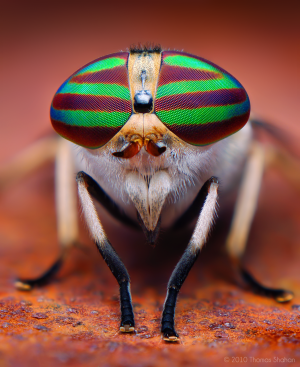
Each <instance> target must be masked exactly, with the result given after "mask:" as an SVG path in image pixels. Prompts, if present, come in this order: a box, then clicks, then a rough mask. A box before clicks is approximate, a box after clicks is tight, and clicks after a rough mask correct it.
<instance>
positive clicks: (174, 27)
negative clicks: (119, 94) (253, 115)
mask: <svg viewBox="0 0 300 367" xmlns="http://www.w3.org/2000/svg"><path fill="white" fill-rule="evenodd" d="M267 3H268V2H265V3H263V2H262V3H261V2H260V3H259V4H255V2H253V6H251V7H250V6H248V5H246V4H245V5H242V4H241V2H237V3H236V4H232V5H231V4H228V3H227V2H226V6H225V5H221V3H220V4H217V3H216V4H215V7H214V8H213V9H212V8H210V5H209V3H208V2H207V4H206V5H203V4H202V3H201V4H200V2H195V3H194V4H190V5H191V6H190V7H189V6H188V5H189V4H187V6H186V7H185V8H181V7H180V6H174V7H172V9H169V7H168V6H167V5H166V6H165V8H164V7H163V6H162V4H159V9H160V14H164V18H163V17H162V18H161V19H162V21H161V22H159V24H157V26H156V27H151V29H150V30H149V29H147V27H142V28H139V35H138V36H137V26H136V24H135V23H134V22H132V24H131V23H129V22H128V20H129V19H132V18H131V17H130V16H131V14H132V11H133V8H132V7H129V6H128V7H126V9H124V12H123V10H122V11H120V12H117V13H116V12H115V7H116V6H115V4H113V7H112V5H109V4H106V5H105V6H106V8H102V4H100V5H99V4H98V8H97V6H96V8H94V9H96V10H97V11H96V10H95V11H93V12H92V13H90V16H91V17H92V19H93V22H92V21H91V20H90V19H89V18H88V17H85V18H84V20H82V22H81V23H80V24H79V23H76V22H75V19H79V18H78V17H80V15H81V14H82V12H81V10H80V9H81V6H78V7H77V8H76V7H74V2H72V7H70V6H68V5H67V2H66V4H65V5H62V4H61V2H59V3H57V4H56V3H55V1H54V2H51V3H50V2H49V4H48V3H47V2H45V4H46V5H45V9H44V8H43V9H42V8H41V7H39V6H37V3H35V2H26V8H25V7H22V2H20V3H19V4H18V6H17V4H16V3H15V2H13V4H12V5H9V4H8V2H7V4H8V5H5V6H6V7H7V9H5V8H3V9H2V12H4V13H3V14H6V15H5V16H3V19H2V20H3V22H2V24H1V25H2V26H3V25H4V26H5V27H6V28H5V32H4V31H1V34H0V36H1V37H3V41H4V43H3V44H4V50H5V52H4V53H3V54H2V55H1V62H2V61H3V66H2V67H1V70H0V73H1V78H2V79H1V80H2V82H1V90H0V91H1V108H0V118H1V144H0V162H4V161H6V160H7V159H8V158H9V157H11V156H12V155H14V153H16V152H17V151H20V150H21V149H22V148H24V147H25V146H26V145H27V144H29V143H30V142H31V141H33V140H35V139H36V138H37V137H38V136H39V135H41V134H43V133H45V132H47V131H50V128H49V117H48V114H49V112H48V109H49V104H50V100H51V98H52V96H53V94H54V92H55V90H56V88H57V87H58V86H59V85H60V84H61V82H62V81H63V80H64V79H65V78H66V77H67V76H68V75H70V74H71V73H72V72H73V71H74V70H75V69H77V68H78V67H80V66H82V65H83V64H84V63H86V62H88V61H90V60H92V59H95V58H96V57H99V56H101V55H105V54H108V53H111V52H115V51H117V50H119V49H124V48H125V47H127V46H128V45H129V44H130V43H132V42H135V41H139V40H142V41H148V40H154V41H158V42H161V43H162V45H163V46H164V47H171V48H173V47H176V48H178V49H181V48H183V47H184V49H185V51H188V52H191V53H194V54H198V55H200V56H203V57H205V58H207V59H211V60H212V61H214V62H216V63H217V64H220V65H221V66H222V67H224V68H225V69H226V70H229V71H230V72H232V73H233V74H234V75H235V76H236V77H237V78H238V79H239V80H240V81H241V82H242V84H243V85H244V86H245V88H246V90H247V91H248V92H249V95H250V99H251V103H252V107H253V109H254V110H255V111H257V112H258V113H260V114H261V115H263V116H264V117H266V118H268V119H270V120H273V121H275V124H277V125H280V123H281V122H282V125H280V126H281V127H282V128H283V129H284V130H285V131H286V132H287V133H288V134H290V136H292V137H294V148H295V150H296V151H297V152H298V153H300V151H299V144H298V141H299V138H300V125H299V111H298V110H299V107H298V99H297V98H298V97H297V85H299V76H300V74H299V49H298V48H297V47H296V46H295V45H296V44H297V41H296V40H297V35H299V27H298V26H299V22H298V18H297V14H298V13H299V11H298V8H297V4H298V2H291V3H290V6H289V8H283V6H282V4H280V6H277V5H276V4H275V3H276V2H272V4H271V5H270V4H267ZM24 4H25V3H24ZM224 4H225V2H224ZM3 5H4V4H3ZM139 5H140V4H139ZM192 5H193V6H192ZM56 6H59V9H60V11H59V12H57V11H56ZM132 6H134V4H132ZM143 6H144V7H145V8H144V7H143ZM143 6H142V7H139V9H140V10H141V11H143V9H146V8H147V11H150V12H151V11H152V13H151V14H150V15H151V16H150V15H149V16H150V18H149V19H156V18H155V17H156V16H157V10H156V8H155V7H153V9H152V10H151V9H150V10H149V8H148V7H146V5H143ZM13 7H16V8H18V12H16V11H15V8H13ZM203 7H204V8H203ZM218 9H219V10H218ZM5 11H6V12H5ZM103 12H104V13H105V12H106V13H105V14H107V17H106V16H105V17H102V18H101V21H100V20H99V14H103ZM212 13H213V16H214V22H213V27H212V23H211V17H208V16H207V17H206V16H205V17H204V18H203V17H202V18H201V19H202V20H201V25H199V19H198V15H197V14H212ZM124 17H125V18H126V19H125V18H124ZM53 19H56V20H57V24H58V26H57V28H55V27H54V23H53ZM163 19H164V21H163ZM111 25H113V27H114V28H113V30H112V31H111V33H108V31H107V30H108V29H109V30H111ZM199 27H200V28H201V32H200V31H199ZM207 29H209V32H206V31H205V30H207ZM166 30H167V31H166ZM199 32H200V33H199ZM103 34H105V38H103V37H102V38H101V35H103ZM199 34H200V35H201V37H200V36H199V37H198V35H199ZM220 34H221V35H222V37H220ZM195 35H197V36H195ZM99 39H101V40H99ZM100 43H101V44H100ZM78 44H79V46H78ZM95 45H97V46H96V47H95ZM15 101H18V104H17V106H16V102H15ZM295 141H296V143H295ZM291 145H293V143H292V142H291ZM53 169H54V167H53V164H48V165H47V166H45V167H44V168H43V169H41V170H40V171H39V172H37V173H35V174H34V175H32V176H31V177H28V178H26V179H25V180H24V181H23V182H22V183H21V184H18V185H15V186H14V187H12V188H11V189H9V190H6V191H5V192H1V193H0V366H24V367H26V366H45V367H47V366H72V367H76V366H82V365H85V366H93V367H94V366H141V367H142V366H165V365H173V366H196V365H200V364H201V365H205V366H219V365H232V364H242V365H244V366H253V365H255V366H259V365H262V366H265V365H266V363H269V364H272V363H273V364H274V365H277V366H278V365H280V366H285V365H286V366H296V365H300V272H299V259H300V247H299V241H300V210H299V202H300V199H299V193H298V192H297V191H296V190H295V189H293V188H292V187H291V186H290V185H289V184H288V182H286V181H285V180H284V179H283V178H282V177H281V176H280V174H279V173H278V172H275V171H270V172H268V173H267V174H266V177H265V181H264V184H263V187H262V191H261V195H260V200H259V207H258V211H257V215H256V217H255V219H254V222H253V227H252V230H251V234H250V238H249V244H250V246H249V248H248V249H247V253H246V256H245V258H244V262H245V264H246V265H247V267H248V269H250V270H251V271H252V273H253V274H254V275H255V276H256V277H257V278H258V279H260V280H262V281H264V283H265V284H266V285H269V286H278V287H286V288H288V289H291V290H293V291H294V292H295V298H294V300H293V301H292V302H290V303H288V304H277V303H276V302H275V301H273V300H270V299H266V298H263V297H261V296H258V295H253V294H252V293H251V292H249V291H248V290H245V289H241V288H239V287H238V286H237V285H236V284H235V283H234V282H233V281H232V278H231V276H230V270H229V267H228V264H227V259H226V256H225V254H224V251H223V248H224V246H223V245H224V241H225V238H226V233H227V231H228V226H229V223H230V215H231V213H232V203H233V202H234V197H233V198H232V200H228V204H226V205H225V206H224V207H221V212H220V216H219V221H218V223H217V225H216V227H215V230H214V234H213V236H212V238H211V239H210V241H209V243H208V244H207V246H206V247H205V248H204V250H203V251H202V253H201V255H200V257H199V259H198V261H197V263H196V265H195V266H194V268H193V270H192V271H191V273H190V274H189V277H188V279H187V281H186V283H185V284H184V286H183V287H182V291H181V293H180V297H179V302H178V306H177V318H176V321H177V323H176V326H177V331H178V332H179V333H180V336H181V342H180V343H179V344H172V345H170V344H166V343H164V342H163V341H162V340H161V337H160V333H159V326H160V325H159V323H160V321H159V320H160V316H161V312H162V305H163V302H164V297H165V291H166V286H167V281H168V277H169V275H170V274H171V271H172V269H173V267H174V265H175V264H176V261H177V260H178V259H179V256H180V254H181V253H182V251H183V249H184V244H185V243H186V242H187V240H188V236H189V233H172V234H170V235H169V236H168V234H166V233H165V234H163V235H162V238H161V240H160V243H159V245H158V246H157V247H156V248H155V249H152V248H148V247H147V246H146V245H145V244H144V241H143V240H142V238H141V237H140V236H139V235H134V237H133V240H132V241H131V243H126V245H124V244H122V241H120V233H123V232H122V228H121V227H120V226H119V225H118V224H117V223H116V226H115V227H114V228H112V229H108V235H109V238H110V239H111V241H112V243H113V244H114V245H116V248H117V250H118V252H119V253H120V255H121V257H122V259H123V260H124V262H125V264H126V265H127V266H128V270H129V273H130V275H131V279H132V296H133V302H134V309H135V314H136V324H137V325H136V327H137V332H136V333H135V334H133V335H122V334H120V333H119V332H118V325H119V305H118V287H117V283H116V281H115V279H114V278H113V276H112V275H111V273H110V272H109V270H108V269H107V266H106V265H105V263H104V262H103V260H102V259H101V257H100V255H99V254H98V253H97V250H96V249H95V248H94V246H93V244H92V243H91V241H90V240H89V238H88V235H87V233H86V230H85V228H84V226H82V228H81V242H82V243H84V244H85V246H84V249H74V250H72V252H71V253H70V256H69V258H68V259H67V261H66V264H65V265H64V267H63V269H62V270H61V271H60V273H59V274H58V275H57V277H56V278H55V281H54V282H53V283H51V284H49V285H47V286H45V287H43V288H40V289H34V290H33V291H32V292H31V293H23V292H19V291H16V290H15V289H14V287H13V282H14V279H15V278H16V277H17V276H22V277H31V276H35V275H39V274H40V273H41V272H42V271H43V270H44V269H46V268H47V267H48V266H49V265H50V264H51V263H52V262H53V261H54V259H55V258H56V256H57V254H58V244H57V238H56V233H55V222H56V220H55V211H54V187H53V180H54V177H53ZM104 221H105V219H104ZM104 225H105V223H104ZM118 237H119V240H118ZM127 237H128V236H126V232H125V236H124V235H123V239H124V240H126V242H128V238H129V237H128V238H127ZM175 240H176V241H177V243H179V245H178V247H175V246H173V244H174V243H175ZM170 248H171V251H170ZM241 358H242V359H241ZM274 358H279V360H277V361H276V360H274ZM269 360H270V361H269Z"/></svg>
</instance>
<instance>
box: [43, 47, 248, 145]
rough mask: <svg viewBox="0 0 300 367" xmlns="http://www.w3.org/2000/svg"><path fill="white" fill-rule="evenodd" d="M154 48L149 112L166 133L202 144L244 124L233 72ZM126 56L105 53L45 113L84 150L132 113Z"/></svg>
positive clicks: (243, 98) (242, 95) (242, 98)
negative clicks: (154, 71) (153, 90)
mask: <svg viewBox="0 0 300 367" xmlns="http://www.w3.org/2000/svg"><path fill="white" fill-rule="evenodd" d="M145 52H146V51H143V55H144V54H145ZM157 52H159V53H160V57H161V59H159V60H161V61H160V63H159V64H158V69H157V70H159V73H158V76H157V79H155V80H156V81H157V82H156V83H155V85H157V88H156V95H154V94H155V93H154V94H153V96H154V101H153V103H154V111H153V113H155V114H156V115H157V117H158V118H159V119H160V121H161V122H162V123H163V124H164V125H165V126H166V127H167V128H168V129H169V130H170V131H172V132H173V133H174V134H176V135H177V136H178V137H179V138H181V139H182V140H184V141H185V142H187V143H190V144H194V145H206V144H211V143H214V142H216V141H218V140H220V139H223V138H226V137H227V136H229V135H231V134H233V133H235V132H237V131H238V130H239V129H241V128H242V127H243V126H244V125H245V124H246V122H247V121H248V118H249V114H250V102H249V98H248V95H247V93H246V91H245V89H244V88H243V86H242V85H241V84H240V83H239V82H238V81H237V80H236V79H235V78H234V77H233V76H232V75H230V74H229V73H227V72H226V71H225V70H223V69H222V68H220V67H219V66H217V65H215V64H213V63H211V62H210V61H207V60H205V59H202V58H200V57H198V56H193V55H190V54H187V53H184V52H176V51H163V52H161V51H157ZM141 53H142V52H141ZM130 57H131V54H130V53H129V52H119V53H115V54H111V55H107V56H104V57H102V58H99V59H97V60H94V61H93V62H91V63H89V64H87V65H85V66H84V67H82V68H81V69H79V70H78V71H77V72H75V73H74V74H73V75H72V76H71V77H70V78H69V79H67V80H66V81H65V82H64V83H63V84H62V86H61V87H60V88H59V89H58V91H57V92H56V94H55V96H54V98H53V101H52V104H51V111H50V116H51V122H52V125H53V127H54V129H55V130H56V131H57V133H58V134H60V135H61V136H63V137H64V138H66V139H68V140H70V141H72V142H74V143H75V144H78V145H82V146H84V147H86V148H98V147H101V146H103V145H104V144H106V143H107V142H108V141H109V140H110V139H112V138H113V137H114V136H115V135H116V134H117V133H118V132H119V131H120V129H121V128H122V127H123V126H124V125H125V124H126V122H127V121H128V120H129V118H130V116H131V115H132V114H133V113H136V111H133V109H132V106H133V102H132V96H133V95H134V93H132V91H131V89H130V85H131V82H130V80H129V79H130V75H129V74H130V73H129V71H128V64H129V59H130ZM141 70H142V69H141Z"/></svg>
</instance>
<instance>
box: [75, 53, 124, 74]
mask: <svg viewBox="0 0 300 367" xmlns="http://www.w3.org/2000/svg"><path fill="white" fill-rule="evenodd" d="M125 64H126V60H124V59H121V58H119V57H110V58H107V59H104V60H99V61H96V62H94V63H93V64H91V65H88V66H86V67H85V68H83V69H81V70H80V71H79V72H78V73H76V74H74V75H73V76H77V75H80V74H84V73H86V72H90V73H92V72H95V71H100V70H104V69H112V68H114V67H115V66H122V65H125Z"/></svg>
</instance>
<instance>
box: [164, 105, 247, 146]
mask: <svg viewBox="0 0 300 367" xmlns="http://www.w3.org/2000/svg"><path fill="white" fill-rule="evenodd" d="M249 115H250V111H249V112H247V113H245V114H243V115H240V116H235V117H232V118H230V119H228V120H223V121H215V122H211V123H207V124H199V125H196V124H194V125H193V124H191V125H188V124H186V125H175V124H174V125H168V126H167V127H168V129H169V130H171V131H172V132H173V133H174V134H175V135H177V136H178V137H179V138H180V139H182V140H184V141H186V142H187V143H190V144H195V145H206V144H212V143H214V142H216V141H218V140H221V139H224V138H226V137H227V136H229V135H231V134H234V133H235V132H237V131H238V130H240V129H241V128H242V127H243V126H244V125H245V124H246V122H247V121H248V119H249Z"/></svg>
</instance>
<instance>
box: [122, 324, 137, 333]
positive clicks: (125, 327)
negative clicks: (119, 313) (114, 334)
mask: <svg viewBox="0 0 300 367" xmlns="http://www.w3.org/2000/svg"><path fill="white" fill-rule="evenodd" d="M120 331H121V333H133V332H134V326H132V325H128V324H126V325H122V326H120Z"/></svg>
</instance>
